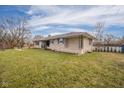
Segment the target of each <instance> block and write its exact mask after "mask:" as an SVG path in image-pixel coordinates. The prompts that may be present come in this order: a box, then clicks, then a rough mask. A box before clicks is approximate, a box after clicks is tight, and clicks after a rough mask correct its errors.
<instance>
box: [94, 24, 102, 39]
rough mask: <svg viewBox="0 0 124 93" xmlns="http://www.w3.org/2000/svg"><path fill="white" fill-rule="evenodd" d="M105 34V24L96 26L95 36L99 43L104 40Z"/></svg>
mask: <svg viewBox="0 0 124 93" xmlns="http://www.w3.org/2000/svg"><path fill="white" fill-rule="evenodd" d="M103 34H104V23H103V22H98V23H97V24H96V26H95V31H94V36H95V38H96V39H97V40H98V41H102V40H103V37H104V36H103Z"/></svg>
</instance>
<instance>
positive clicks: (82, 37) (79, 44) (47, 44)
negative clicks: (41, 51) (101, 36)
mask: <svg viewBox="0 0 124 93" xmlns="http://www.w3.org/2000/svg"><path fill="white" fill-rule="evenodd" d="M93 39H94V37H93V36H92V35H90V34H88V33H87V32H70V33H66V34H61V35H55V36H48V37H44V38H41V39H38V40H33V42H34V47H35V48H46V49H51V50H54V51H61V52H68V53H77V54H84V53H86V52H92V49H93Z"/></svg>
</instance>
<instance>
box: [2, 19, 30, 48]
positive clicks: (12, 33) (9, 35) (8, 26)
mask: <svg viewBox="0 0 124 93" xmlns="http://www.w3.org/2000/svg"><path fill="white" fill-rule="evenodd" d="M26 24H27V22H26V20H25V19H24V18H16V19H15V18H11V17H8V18H4V19H3V20H2V21H1V22H0V36H1V38H0V42H1V44H2V45H4V48H14V47H19V48H22V47H23V45H24V41H25V39H27V37H28V35H29V34H30V31H29V30H28V28H27V25H26Z"/></svg>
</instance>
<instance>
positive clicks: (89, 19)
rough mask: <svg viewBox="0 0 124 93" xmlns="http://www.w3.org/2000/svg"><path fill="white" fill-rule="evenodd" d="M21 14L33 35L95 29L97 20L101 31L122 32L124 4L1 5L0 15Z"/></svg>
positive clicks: (123, 26)
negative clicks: (101, 26) (102, 26)
mask: <svg viewBox="0 0 124 93" xmlns="http://www.w3.org/2000/svg"><path fill="white" fill-rule="evenodd" d="M5 16H14V17H17V16H22V17H26V18H27V20H28V26H29V28H30V30H31V32H32V34H33V35H39V34H40V35H45V36H46V35H49V34H51V35H56V34H61V33H67V32H76V31H77V32H84V31H86V32H89V33H91V32H92V31H94V28H95V25H96V23H98V22H103V23H105V29H104V31H105V32H106V33H112V34H114V35H116V36H122V35H124V6H91V5H90V6H86V5H85V6H83V5H81V6H67V5H66V6H0V18H2V17H5Z"/></svg>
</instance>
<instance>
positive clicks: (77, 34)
mask: <svg viewBox="0 0 124 93" xmlns="http://www.w3.org/2000/svg"><path fill="white" fill-rule="evenodd" d="M75 36H83V37H87V38H91V39H94V37H93V36H92V35H90V34H88V33H87V32H70V33H66V34H61V35H55V36H48V37H44V38H41V39H39V40H34V41H40V40H50V39H57V38H69V37H75Z"/></svg>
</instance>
